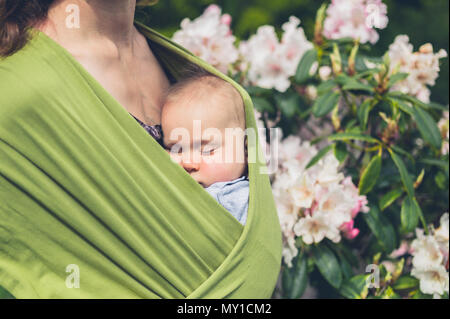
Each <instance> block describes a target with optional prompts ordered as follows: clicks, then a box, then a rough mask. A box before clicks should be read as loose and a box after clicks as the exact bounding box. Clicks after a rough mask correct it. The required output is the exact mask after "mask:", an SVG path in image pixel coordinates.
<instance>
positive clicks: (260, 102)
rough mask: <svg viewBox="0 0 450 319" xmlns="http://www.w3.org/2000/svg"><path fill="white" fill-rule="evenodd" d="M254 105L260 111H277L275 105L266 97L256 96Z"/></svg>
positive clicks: (253, 99)
mask: <svg viewBox="0 0 450 319" xmlns="http://www.w3.org/2000/svg"><path fill="white" fill-rule="evenodd" d="M252 101H253V105H254V106H255V108H256V109H257V110H258V111H260V112H264V111H267V112H270V113H275V107H274V106H273V105H272V104H271V103H270V102H269V101H268V100H267V99H265V98H262V97H254V98H252Z"/></svg>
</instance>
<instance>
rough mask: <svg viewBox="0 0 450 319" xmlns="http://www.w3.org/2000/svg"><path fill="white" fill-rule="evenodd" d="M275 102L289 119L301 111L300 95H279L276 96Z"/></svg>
mask: <svg viewBox="0 0 450 319" xmlns="http://www.w3.org/2000/svg"><path fill="white" fill-rule="evenodd" d="M275 100H276V102H277V105H278V107H279V108H280V110H281V112H282V113H283V115H285V116H286V117H288V118H291V117H293V116H294V115H295V112H296V111H297V110H298V109H299V105H300V97H299V96H298V94H283V95H281V94H279V95H276V96H275Z"/></svg>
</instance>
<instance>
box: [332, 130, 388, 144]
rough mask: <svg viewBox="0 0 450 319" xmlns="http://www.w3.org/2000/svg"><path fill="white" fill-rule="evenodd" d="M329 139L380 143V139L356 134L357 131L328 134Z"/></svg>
mask: <svg viewBox="0 0 450 319" xmlns="http://www.w3.org/2000/svg"><path fill="white" fill-rule="evenodd" d="M328 139H329V140H330V141H348V140H357V141H364V142H369V143H377V144H379V143H380V141H378V140H377V139H375V138H373V137H371V136H369V135H364V134H356V133H338V134H334V135H330V136H328Z"/></svg>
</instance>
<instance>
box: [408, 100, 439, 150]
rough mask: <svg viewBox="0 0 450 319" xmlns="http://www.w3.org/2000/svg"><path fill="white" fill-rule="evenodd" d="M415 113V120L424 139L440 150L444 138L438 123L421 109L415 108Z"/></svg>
mask: <svg viewBox="0 0 450 319" xmlns="http://www.w3.org/2000/svg"><path fill="white" fill-rule="evenodd" d="M413 112H414V119H415V121H416V123H417V127H418V128H419V131H420V134H421V135H422V137H423V139H424V140H425V141H427V142H429V143H430V144H431V145H433V146H434V147H436V148H440V147H441V145H442V136H441V133H440V131H439V128H438V126H437V124H436V122H435V121H434V120H433V118H432V117H431V115H429V114H428V112H427V111H425V110H423V109H421V108H419V107H414V108H413Z"/></svg>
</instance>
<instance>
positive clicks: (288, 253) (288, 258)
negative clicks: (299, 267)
mask: <svg viewBox="0 0 450 319" xmlns="http://www.w3.org/2000/svg"><path fill="white" fill-rule="evenodd" d="M297 254H298V249H297V247H295V240H294V237H288V239H287V242H286V245H284V247H283V251H282V255H283V259H284V262H285V263H286V264H287V266H288V267H289V268H290V267H292V259H294V257H295V256H297Z"/></svg>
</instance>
